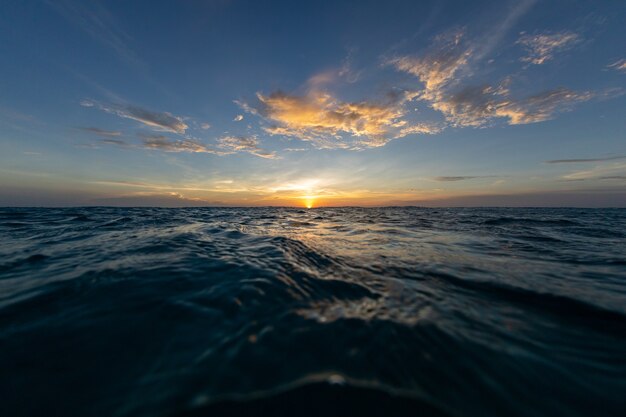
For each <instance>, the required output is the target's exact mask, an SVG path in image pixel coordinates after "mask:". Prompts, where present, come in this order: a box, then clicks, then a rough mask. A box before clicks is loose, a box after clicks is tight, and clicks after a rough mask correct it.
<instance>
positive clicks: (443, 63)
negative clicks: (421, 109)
mask: <svg viewBox="0 0 626 417" xmlns="http://www.w3.org/2000/svg"><path fill="white" fill-rule="evenodd" d="M473 50H474V49H473V48H472V47H471V46H469V45H467V44H466V43H465V42H464V33H463V31H460V30H458V31H454V32H449V33H446V34H443V35H440V36H437V37H436V38H435V41H434V43H433V45H432V47H431V48H430V50H429V52H428V53H427V54H425V55H424V56H421V57H414V56H402V57H396V58H392V59H390V60H388V61H387V64H388V65H392V66H394V67H395V68H396V69H397V70H399V71H402V72H406V73H408V74H412V75H414V76H416V77H417V78H418V79H419V80H420V81H421V82H422V83H423V84H424V91H423V92H422V98H426V99H433V98H434V97H433V95H438V93H439V92H440V91H441V90H442V89H443V88H444V87H445V86H448V85H450V84H451V83H453V82H454V81H455V80H456V79H457V75H458V73H459V72H460V71H461V70H462V69H464V68H466V67H467V65H468V63H469V60H470V57H471V55H472V52H473Z"/></svg>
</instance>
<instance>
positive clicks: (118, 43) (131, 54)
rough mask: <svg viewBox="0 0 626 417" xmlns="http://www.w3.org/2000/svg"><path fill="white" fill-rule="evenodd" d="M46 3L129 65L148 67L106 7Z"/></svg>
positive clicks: (57, 1)
mask: <svg viewBox="0 0 626 417" xmlns="http://www.w3.org/2000/svg"><path fill="white" fill-rule="evenodd" d="M46 3H47V4H48V5H49V6H51V7H52V8H53V9H56V11H57V12H58V13H60V14H61V15H62V16H63V17H64V18H66V19H67V20H68V21H70V22H71V23H73V24H75V25H76V26H77V27H79V28H80V29H81V30H83V31H84V32H85V33H87V34H88V35H89V36H91V37H92V38H93V39H95V40H96V41H98V42H100V43H101V44H103V45H105V46H106V47H108V48H111V49H112V50H114V51H115V52H116V53H117V54H118V56H119V57H120V58H122V59H124V60H125V61H126V62H128V63H129V64H131V65H133V66H135V67H138V68H142V69H143V68H145V66H146V65H145V64H144V63H143V62H142V61H141V60H140V59H139V57H138V55H137V53H136V52H135V50H133V49H132V48H131V47H130V46H129V45H131V44H132V43H133V39H132V38H131V37H130V36H129V35H128V33H127V32H126V31H125V30H124V29H123V28H122V26H121V25H120V24H119V23H118V20H117V19H116V18H115V16H114V15H113V14H112V13H111V12H110V11H109V10H108V9H107V8H106V7H105V6H104V5H102V4H99V3H98V2H76V1H67V0H54V1H46Z"/></svg>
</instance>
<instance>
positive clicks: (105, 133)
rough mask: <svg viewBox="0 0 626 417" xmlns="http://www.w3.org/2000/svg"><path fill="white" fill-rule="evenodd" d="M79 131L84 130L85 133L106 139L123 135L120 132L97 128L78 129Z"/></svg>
mask: <svg viewBox="0 0 626 417" xmlns="http://www.w3.org/2000/svg"><path fill="white" fill-rule="evenodd" d="M77 129H79V130H82V131H83V132H89V133H93V134H95V135H98V136H102V137H105V138H106V137H115V136H121V135H122V132H120V131H119V130H106V129H100V128H97V127H77Z"/></svg>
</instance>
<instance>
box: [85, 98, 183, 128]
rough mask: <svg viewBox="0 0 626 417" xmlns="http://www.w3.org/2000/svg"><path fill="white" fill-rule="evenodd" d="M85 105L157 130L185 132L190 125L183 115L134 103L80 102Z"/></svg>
mask: <svg viewBox="0 0 626 417" xmlns="http://www.w3.org/2000/svg"><path fill="white" fill-rule="evenodd" d="M80 104H81V106H83V107H96V108H98V109H100V110H102V111H104V112H106V113H110V114H114V115H116V116H119V117H122V118H125V119H131V120H135V121H137V122H140V123H143V124H144V125H146V126H149V127H151V128H153V129H155V130H160V131H164V132H171V133H178V134H184V133H185V131H186V130H187V128H188V126H187V124H186V123H185V122H184V121H183V119H182V118H181V117H178V116H174V115H172V114H171V113H167V112H155V111H150V110H146V109H143V108H141V107H138V106H133V105H104V104H101V103H99V102H97V101H93V100H83V101H81V102H80Z"/></svg>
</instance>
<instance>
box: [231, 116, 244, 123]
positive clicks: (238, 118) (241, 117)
mask: <svg viewBox="0 0 626 417" xmlns="http://www.w3.org/2000/svg"><path fill="white" fill-rule="evenodd" d="M242 120H243V114H238V115H237V116H235V118H234V119H233V122H241V121H242Z"/></svg>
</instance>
